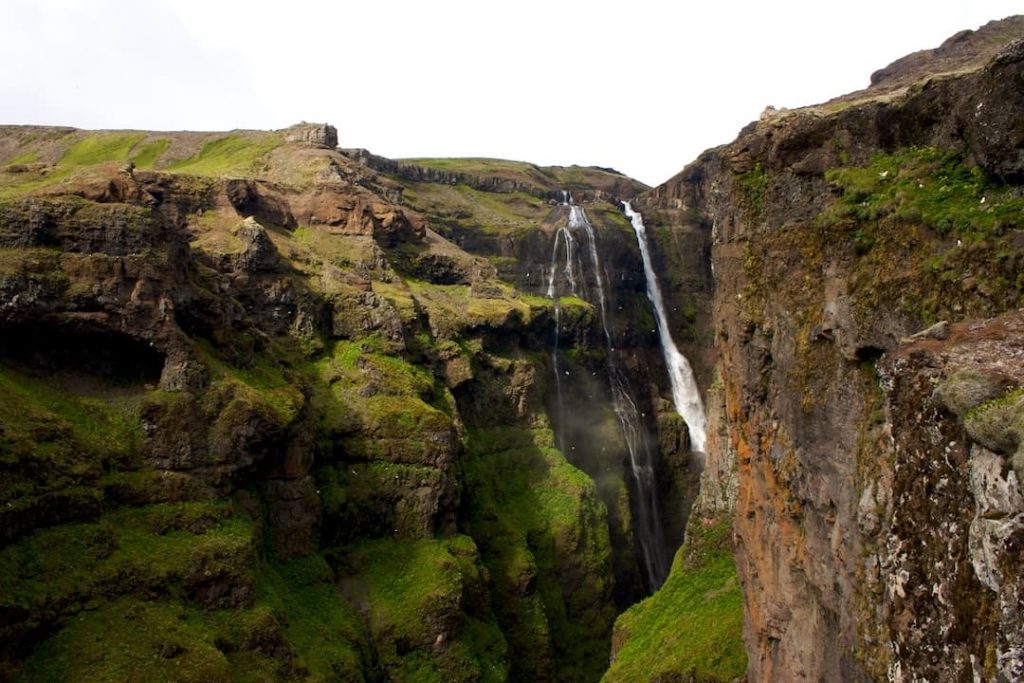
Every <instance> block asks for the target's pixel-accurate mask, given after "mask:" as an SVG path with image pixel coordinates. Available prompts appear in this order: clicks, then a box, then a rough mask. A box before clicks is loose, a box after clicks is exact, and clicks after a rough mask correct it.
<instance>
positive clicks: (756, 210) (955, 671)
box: [638, 18, 1024, 681]
mask: <svg viewBox="0 0 1024 683" xmlns="http://www.w3.org/2000/svg"><path fill="white" fill-rule="evenodd" d="M1022 36H1024V20H1022V19H1021V18H1014V19H1010V20H1006V21H1004V22H999V23H994V24H992V25H989V26H987V27H985V28H983V29H982V30H980V31H978V32H977V33H967V34H962V35H958V36H956V37H954V38H953V39H951V40H950V41H948V42H947V43H946V44H944V45H943V46H942V47H941V48H939V49H938V50H937V51H935V52H934V53H929V54H920V55H916V56H914V57H912V58H908V59H906V60H901V61H900V62H897V63H896V64H894V65H893V66H891V67H889V68H888V69H885V70H883V71H881V72H879V73H878V74H876V75H875V77H874V78H873V85H872V87H871V88H869V89H867V90H865V91H862V92H860V93H854V94H852V95H849V96H845V97H843V98H839V99H837V100H833V101H832V102H830V103H827V104H825V105H821V106H820V107H812V108H808V109H803V110H796V111H780V112H768V113H767V114H766V115H765V116H764V117H762V119H761V120H760V121H759V122H756V123H753V124H751V125H749V126H748V127H747V128H746V129H744V131H743V132H742V133H741V134H740V136H739V137H738V138H737V140H736V141H735V142H733V143H731V144H729V145H726V146H723V147H720V148H717V149H713V150H711V151H709V152H706V153H705V154H704V155H702V156H701V158H700V159H698V160H697V161H696V162H695V163H694V164H692V165H690V166H689V167H687V168H686V169H685V170H684V171H683V172H682V173H681V174H680V175H679V176H677V177H676V178H674V179H672V180H671V181H669V182H668V183H666V184H665V185H663V186H661V187H659V188H656V189H655V190H653V191H652V192H651V193H649V194H648V195H645V197H644V198H642V201H640V202H638V203H639V204H640V208H641V209H642V210H644V212H645V217H646V216H647V215H648V213H649V214H650V215H651V216H660V217H661V218H660V219H655V220H660V221H661V223H662V224H664V225H667V226H668V228H669V230H670V231H671V232H674V233H677V234H680V235H681V234H682V233H683V232H684V231H687V230H690V231H692V230H694V229H698V230H703V231H704V233H705V234H706V235H707V236H708V239H709V240H710V242H711V245H712V246H711V263H710V266H711V269H712V271H713V287H714V297H713V320H714V338H715V346H716V347H717V351H718V354H719V356H718V362H719V371H720V373H721V377H722V380H723V382H722V387H721V389H720V391H721V395H722V396H723V398H724V410H722V411H721V412H720V413H717V414H716V412H715V411H712V414H711V417H712V423H713V424H712V432H713V433H718V434H720V435H721V436H722V437H723V438H722V439H721V441H720V442H719V444H718V446H717V447H715V446H714V445H712V447H711V448H710V449H709V451H710V452H709V463H708V469H706V470H705V473H706V475H708V476H706V477H705V483H704V486H705V493H706V494H711V493H712V491H713V495H712V496H706V497H705V500H712V499H714V500H718V501H721V502H723V503H724V504H726V505H728V504H729V503H730V501H731V500H732V499H734V500H735V506H736V510H735V540H736V544H737V549H736V560H737V568H738V571H739V576H740V579H741V582H742V585H743V592H744V600H745V613H746V625H745V639H746V642H747V650H748V655H749V657H750V669H749V674H748V677H749V680H752V681H798V680H843V681H858V680H865V681H867V680H877V681H881V680H893V681H900V680H903V681H910V680H933V681H955V680H970V679H972V677H973V679H974V680H1016V679H1017V678H1019V677H1020V675H1021V674H1020V668H1019V667H1020V663H1019V662H1020V654H1019V653H1020V649H1019V648H1020V645H1019V634H1020V627H1019V623H1018V621H1017V620H1018V619H1019V614H1018V613H1019V602H1015V601H1017V600H1019V596H1020V594H1021V590H1024V588H1022V586H1024V582H1022V580H1021V578H1020V574H1019V573H1018V571H1017V569H1016V567H1017V566H1019V564H1020V560H1021V554H1020V553H1021V546H1020V544H1019V533H1020V531H1019V520H1020V515H1021V512H1022V510H1021V508H1020V499H1019V497H1018V495H1019V494H1018V492H1017V481H1018V479H1017V477H1018V474H1017V471H1016V469H1015V467H1014V465H1015V463H1016V462H1017V459H1019V456H1018V455H1017V448H1018V446H1017V443H1018V442H1017V441H1015V440H1014V439H1015V437H1014V436H1013V435H1014V434H1016V432H1015V430H1016V429H1017V427H1016V426H1014V425H1017V424H1019V415H1020V413H1019V412H1018V410H1019V407H1018V402H1019V401H1018V398H1017V393H1016V389H1015V387H1017V386H1019V380H1018V377H1017V374H1018V373H1017V371H1016V370H1012V371H1011V370H1009V367H1010V366H1013V365H1015V361H1013V359H1014V358H1016V357H1017V355H1018V354H1019V350H1018V347H1019V344H1020V336H1019V328H1018V322H1017V317H1018V316H1017V315H1016V314H1013V315H1010V316H1009V317H1005V318H998V317H996V316H999V315H1000V314H1002V313H1004V312H1006V311H1012V310H1014V309H1016V308H1017V307H1019V306H1020V305H1021V301H1022V299H1021V297H1022V294H1024V282H1022V281H1021V280H1020V278H1019V277H1018V273H1019V272H1020V270H1019V269H1020V268H1021V265H1024V252H1022V245H1024V241H1022V240H1021V234H1020V231H1021V228H1022V227H1024V215H1022V213H1021V207H1020V205H1019V199H1018V198H1019V195H1020V191H1021V190H1020V186H1019V185H1018V183H1019V182H1020V178H1021V176H1020V168H1019V164H1020V160H1021V159H1022V158H1024V138H1022V137H1021V128H1020V125H1019V124H1020V116H1019V113H1020V111H1021V102H1020V99H1019V98H1020V97H1021V92H1022V91H1021V88H1020V86H1019V84H1020V83H1021V82H1022V81H1021V79H1022V78H1024V49H1022V45H1024V43H1021V42H1020V41H1019V40H1017V41H1015V40H1012V39H1013V38H1020V37H1022ZM1012 112H1015V113H1012ZM997 254H998V256H997ZM936 321H950V323H952V324H948V323H947V324H944V325H938V326H934V327H931V326H932V325H933V323H935V322H936ZM925 328H929V330H928V332H927V333H925V334H920V335H915V334H914V333H917V332H918V331H920V330H924V329H925ZM1007 392H1009V393H1007ZM733 459H734V460H735V463H736V470H735V471H736V474H735V477H734V478H730V477H729V476H728V473H729V472H730V469H731V468H730V463H731V462H732V460H733ZM1018 466H1019V464H1018ZM716 471H717V472H719V473H721V474H722V475H723V476H720V477H719V478H718V479H717V482H718V484H719V485H718V486H717V487H712V489H711V491H709V490H708V486H709V485H710V484H713V483H714V481H711V480H710V474H709V472H716ZM730 479H731V480H730ZM1014 596H1016V597H1014Z"/></svg>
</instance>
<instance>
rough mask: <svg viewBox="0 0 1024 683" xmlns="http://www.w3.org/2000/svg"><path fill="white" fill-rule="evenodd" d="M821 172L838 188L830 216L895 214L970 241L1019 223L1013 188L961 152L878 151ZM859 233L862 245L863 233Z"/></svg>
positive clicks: (1021, 213)
mask: <svg viewBox="0 0 1024 683" xmlns="http://www.w3.org/2000/svg"><path fill="white" fill-rule="evenodd" d="M825 177H826V179H827V180H828V181H829V182H830V183H832V184H834V185H835V186H836V187H838V188H839V189H840V190H841V191H842V197H841V201H840V202H839V203H838V204H837V205H836V207H835V208H834V209H833V213H832V217H852V218H855V219H856V220H858V221H871V220H878V219H879V218H880V217H882V216H885V215H888V214H895V215H896V216H898V217H899V218H902V219H904V220H906V221H908V222H919V223H922V224H924V225H927V226H928V227H930V228H931V229H933V230H935V231H936V232H937V233H938V234H940V235H956V236H958V237H962V238H965V239H969V240H971V241H975V242H978V241H982V240H985V239H987V238H990V237H993V236H999V235H1002V234H1003V233H1005V232H1006V231H1007V230H1009V229H1012V228H1017V227H1020V226H1021V220H1022V217H1024V197H1021V196H1020V193H1019V192H1018V191H1016V190H1014V189H1013V188H1009V187H1007V186H1005V185H1003V184H1002V183H1000V182H999V181H998V180H996V179H994V178H991V177H988V176H986V175H985V173H984V172H983V171H982V170H981V169H979V168H977V167H974V166H968V165H967V164H965V163H964V159H963V156H962V155H960V154H958V153H954V152H946V151H943V150H940V149H936V148H934V147H911V148H907V149H905V150H901V151H900V152H897V153H893V154H879V155H877V156H876V157H875V158H874V159H873V160H872V161H871V163H870V164H868V165H867V166H863V167H854V166H846V167H842V168H836V169H832V170H830V171H828V173H826V176H825ZM860 239H861V240H862V242H863V243H864V246H865V247H867V239H868V237H867V235H866V234H862V236H861V237H860ZM862 248H863V247H862ZM867 248H869V247H867Z"/></svg>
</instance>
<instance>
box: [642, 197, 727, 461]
mask: <svg viewBox="0 0 1024 683" xmlns="http://www.w3.org/2000/svg"><path fill="white" fill-rule="evenodd" d="M623 208H624V209H625V212H626V217H627V218H629V220H630V222H631V223H632V224H633V231H634V232H636V239H637V242H638V243H639V244H640V256H641V257H642V258H643V261H644V275H645V276H646V278H647V298H648V299H650V300H651V303H652V304H653V305H654V313H655V318H656V319H657V322H658V338H659V339H660V340H661V352H662V355H663V356H664V357H665V366H666V367H667V368H668V377H669V382H670V383H671V384H672V402H673V404H675V408H676V412H677V413H679V415H680V416H682V418H683V420H685V421H686V427H687V429H688V430H689V432H690V449H691V450H693V451H698V452H700V453H703V452H704V447H705V444H706V442H707V420H706V418H705V416H704V405H703V403H701V400H700V391H699V390H698V389H697V383H696V382H695V381H694V379H693V370H692V369H691V368H690V363H689V361H687V360H686V357H685V356H684V355H683V354H681V353H680V352H679V349H678V348H676V344H675V342H674V341H672V333H671V332H670V331H669V329H668V318H667V317H666V315H665V303H664V302H663V301H662V298H661V289H660V288H659V287H658V279H657V277H656V276H655V275H654V267H653V265H652V264H651V254H650V251H649V250H648V248H647V233H646V231H645V229H644V219H643V217H642V216H641V215H640V213H639V212H637V211H634V210H633V207H632V206H630V204H629V202H623Z"/></svg>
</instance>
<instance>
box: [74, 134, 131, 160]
mask: <svg viewBox="0 0 1024 683" xmlns="http://www.w3.org/2000/svg"><path fill="white" fill-rule="evenodd" d="M144 137H145V134H144V133H97V134H95V135H90V136H88V137H86V138H85V139H83V140H81V141H79V142H77V143H75V144H74V145H72V146H71V147H70V148H69V149H68V151H66V152H64V156H62V157H61V159H60V164H61V165H62V166H91V165H93V164H100V163H103V162H107V161H127V160H128V155H129V153H130V152H131V150H132V148H133V147H134V146H135V145H136V144H138V142H139V141H141V140H142V139H143V138H144Z"/></svg>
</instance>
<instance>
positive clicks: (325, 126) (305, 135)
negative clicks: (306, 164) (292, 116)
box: [285, 123, 338, 149]
mask: <svg viewBox="0 0 1024 683" xmlns="http://www.w3.org/2000/svg"><path fill="white" fill-rule="evenodd" d="M285 141H286V142H304V143H306V144H307V145H312V146H314V147H325V148H327V149H334V148H335V147H337V146H338V129H337V128H335V127H334V126H332V125H331V124H329V123H300V124H298V125H295V126H292V127H291V128H289V129H288V130H287V133H286V135H285Z"/></svg>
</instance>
